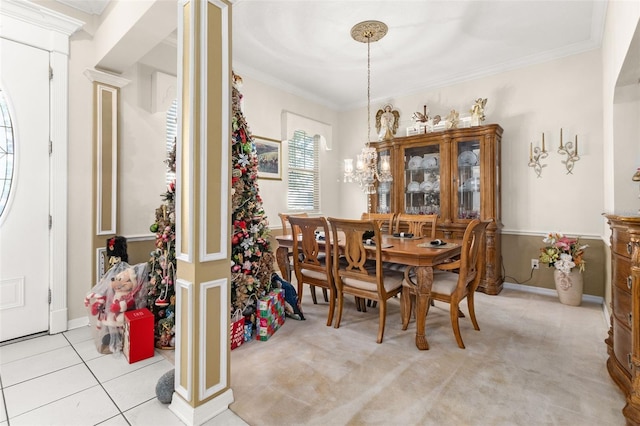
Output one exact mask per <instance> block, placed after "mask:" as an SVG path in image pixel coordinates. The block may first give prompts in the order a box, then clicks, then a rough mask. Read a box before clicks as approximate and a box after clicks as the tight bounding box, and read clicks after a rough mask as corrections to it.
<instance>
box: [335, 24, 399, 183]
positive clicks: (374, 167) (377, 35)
mask: <svg viewBox="0 0 640 426" xmlns="http://www.w3.org/2000/svg"><path fill="white" fill-rule="evenodd" d="M386 34H387V25H386V24H385V23H383V22H380V21H364V22H360V23H358V24H356V25H354V26H353V28H351V37H352V38H353V39H354V40H355V41H359V42H361V43H367V142H366V144H365V147H364V148H362V152H361V153H360V154H358V156H357V158H356V167H355V169H354V167H353V159H351V158H347V159H345V160H344V181H345V182H354V181H355V182H357V183H358V184H360V188H362V191H363V192H364V193H365V194H375V193H376V188H375V182H376V181H378V182H380V183H382V182H391V181H392V180H393V176H392V175H391V162H390V158H389V156H388V155H381V156H380V165H379V166H378V152H377V151H376V149H375V148H373V147H372V146H371V145H370V143H369V141H370V140H371V43H372V42H376V41H378V40H380V39H381V38H382V37H384V36H385V35H386Z"/></svg>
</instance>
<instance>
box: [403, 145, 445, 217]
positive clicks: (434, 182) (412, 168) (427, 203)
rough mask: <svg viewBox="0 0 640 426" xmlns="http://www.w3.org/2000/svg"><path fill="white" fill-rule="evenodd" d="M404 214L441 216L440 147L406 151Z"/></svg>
mask: <svg viewBox="0 0 640 426" xmlns="http://www.w3.org/2000/svg"><path fill="white" fill-rule="evenodd" d="M403 191H404V212H405V213H410V214H440V145H439V144H433V145H426V146H421V147H415V148H407V149H406V150H405V151H404V188H403Z"/></svg>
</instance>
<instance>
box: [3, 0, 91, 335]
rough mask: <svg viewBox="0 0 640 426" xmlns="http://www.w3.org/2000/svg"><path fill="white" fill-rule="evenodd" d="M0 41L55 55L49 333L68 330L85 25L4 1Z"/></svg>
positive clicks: (33, 6) (18, 1)
mask: <svg viewBox="0 0 640 426" xmlns="http://www.w3.org/2000/svg"><path fill="white" fill-rule="evenodd" d="M0 18H1V19H2V25H1V26H0V37H3V38H6V39H9V40H13V41H16V42H19V43H24V44H28V45H30V46H33V47H37V48H40V49H43V50H46V51H48V52H49V63H50V65H51V69H52V70H53V76H54V77H53V79H52V80H51V83H50V86H49V94H50V105H49V117H50V119H49V123H50V124H49V126H50V128H49V135H50V136H49V137H50V138H51V141H52V146H53V149H52V153H51V156H50V162H51V168H50V170H51V175H50V177H49V185H50V187H49V194H50V201H49V203H50V204H49V211H50V212H51V216H52V225H51V233H50V238H49V254H50V256H49V264H48V267H49V277H50V292H51V303H50V304H49V333H50V334H54V333H59V332H61V331H65V330H67V328H68V327H67V320H68V312H67V209H68V207H67V192H68V191H67V186H68V173H67V162H68V160H67V152H68V146H69V36H70V35H71V34H73V33H74V32H75V31H76V30H78V29H79V28H81V27H82V25H84V22H82V21H79V20H77V19H73V18H69V17H67V16H65V15H62V14H60V13H58V12H54V11H52V10H49V9H46V8H44V7H42V6H39V5H37V4H34V3H30V2H28V1H26V0H2V2H0Z"/></svg>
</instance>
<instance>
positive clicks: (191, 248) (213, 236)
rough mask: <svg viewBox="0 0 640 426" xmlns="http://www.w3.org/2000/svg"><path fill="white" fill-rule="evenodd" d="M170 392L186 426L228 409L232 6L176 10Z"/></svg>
mask: <svg viewBox="0 0 640 426" xmlns="http://www.w3.org/2000/svg"><path fill="white" fill-rule="evenodd" d="M178 62H179V63H178V117H179V119H178V140H177V159H176V169H177V170H176V179H177V181H176V236H177V239H176V259H177V273H178V278H177V280H176V284H175V285H176V354H175V365H176V371H175V392H174V395H173V400H172V402H171V405H170V406H169V408H170V409H171V411H173V412H174V413H175V414H176V416H178V417H179V418H180V419H181V420H182V421H183V422H185V423H186V424H188V425H191V424H198V425H199V424H202V423H204V422H206V421H207V420H209V419H211V418H213V417H215V416H216V415H218V414H219V413H221V412H222V411H224V410H226V409H228V406H229V404H231V403H232V402H233V392H232V390H231V388H230V387H229V372H230V366H229V355H230V347H229V317H230V316H229V312H230V308H229V303H230V278H231V271H230V267H229V262H230V258H229V253H230V241H229V234H230V227H229V225H230V224H229V217H230V214H231V212H230V202H229V201H230V189H229V188H230V149H231V129H230V124H231V123H230V121H231V120H230V114H231V92H230V87H231V4H230V3H228V2H226V1H223V0H180V1H179V2H178Z"/></svg>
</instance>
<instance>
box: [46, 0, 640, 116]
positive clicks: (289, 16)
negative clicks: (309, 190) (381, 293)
mask: <svg viewBox="0 0 640 426" xmlns="http://www.w3.org/2000/svg"><path fill="white" fill-rule="evenodd" d="M58 1H60V2H62V3H65V4H67V5H70V6H73V7H76V8H84V11H85V12H88V13H93V14H100V13H102V11H103V10H104V8H105V7H106V5H107V3H108V1H107V0H100V1H96V0H85V1H79V0H58ZM606 5H607V3H606V1H605V0H590V1H580V0H555V1H542V0H533V1H526V0H512V1H496V0H494V1H474V0H469V1H446V0H445V1H436V0H420V1H419V0H414V1H397V0H393V1H382V0H380V1H361V0H350V1H346V0H342V1H333V0H297V1H293V0H236V1H233V23H232V30H233V68H234V71H236V72H237V73H238V74H240V75H246V76H248V77H252V78H255V79H258V80H260V81H263V82H265V83H268V84H271V85H274V86H276V87H279V88H282V89H284V90H287V91H289V92H291V93H294V94H297V95H300V96H303V97H304V98H307V99H310V100H313V101H316V102H319V103H321V104H323V105H326V106H328V107H330V108H333V109H336V110H347V109H351V108H355V107H361V106H364V105H366V99H367V46H366V44H365V43H361V42H357V41H355V40H353V39H352V38H351V28H352V27H353V25H355V24H357V23H358V22H361V21H365V20H379V21H382V22H384V23H386V24H387V26H388V28H389V29H388V32H387V35H386V36H385V37H384V38H382V39H381V40H380V41H378V42H375V43H371V99H372V102H376V101H377V102H393V100H394V99H395V98H398V97H400V96H403V95H408V94H411V93H415V92H424V91H428V90H433V89H436V88H438V87H442V86H446V85H450V84H455V83H458V82H461V81H466V80H470V79H474V78H479V77H483V76H486V75H491V74H495V73H499V72H504V71H507V70H511V69H516V68H519V67H524V66H529V65H532V64H536V63H541V62H544V61H549V60H553V59H557V58H561V57H564V56H569V55H573V54H577V53H580V52H585V51H588V50H591V49H596V48H599V47H600V46H601V41H602V33H603V29H604V19H605V12H606ZM629 78H630V79H632V78H634V77H633V76H632V77H629ZM637 78H638V75H637V74H636V75H635V79H636V80H637ZM474 96H475V95H474Z"/></svg>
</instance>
